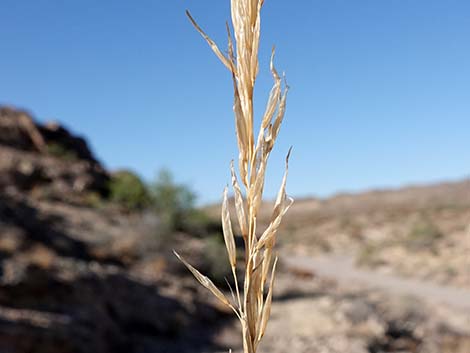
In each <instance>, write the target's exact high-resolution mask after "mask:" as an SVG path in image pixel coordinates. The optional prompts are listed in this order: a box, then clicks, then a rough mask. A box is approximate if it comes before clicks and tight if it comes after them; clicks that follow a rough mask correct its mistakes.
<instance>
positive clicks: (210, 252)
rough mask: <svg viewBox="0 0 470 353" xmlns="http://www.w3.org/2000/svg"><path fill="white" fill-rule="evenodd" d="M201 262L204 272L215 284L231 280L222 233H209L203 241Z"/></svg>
mask: <svg viewBox="0 0 470 353" xmlns="http://www.w3.org/2000/svg"><path fill="white" fill-rule="evenodd" d="M204 260H205V264H203V267H204V270H205V273H206V274H207V275H208V276H209V277H210V278H211V279H212V280H213V281H214V282H215V283H217V284H224V285H225V284H226V283H225V281H226V279H227V280H229V281H231V280H232V275H231V272H230V271H231V270H230V265H229V263H228V259H227V250H226V249H225V243H224V238H223V236H222V234H214V235H210V236H208V237H207V238H206V239H205V243H204Z"/></svg>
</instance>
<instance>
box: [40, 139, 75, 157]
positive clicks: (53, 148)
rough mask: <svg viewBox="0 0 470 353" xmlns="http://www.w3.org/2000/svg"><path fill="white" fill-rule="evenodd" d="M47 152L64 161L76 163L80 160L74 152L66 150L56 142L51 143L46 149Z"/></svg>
mask: <svg viewBox="0 0 470 353" xmlns="http://www.w3.org/2000/svg"><path fill="white" fill-rule="evenodd" d="M46 151H47V153H48V154H50V155H51V156H54V157H57V158H60V159H63V160H67V161H75V160H77V159H78V157H77V154H76V153H75V151H72V150H70V149H68V148H66V147H65V146H63V145H61V144H60V143H56V142H52V143H49V144H48V145H47V147H46Z"/></svg>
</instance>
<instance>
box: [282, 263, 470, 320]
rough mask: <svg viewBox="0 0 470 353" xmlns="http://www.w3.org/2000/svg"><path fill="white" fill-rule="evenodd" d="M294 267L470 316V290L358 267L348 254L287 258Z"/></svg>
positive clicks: (340, 281) (342, 282)
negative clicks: (418, 299)
mask: <svg viewBox="0 0 470 353" xmlns="http://www.w3.org/2000/svg"><path fill="white" fill-rule="evenodd" d="M283 260H284V261H286V262H287V265H288V266H290V267H295V268H297V269H305V270H309V271H310V270H311V271H313V272H314V273H316V274H318V275H319V276H322V277H327V278H332V279H334V280H336V281H338V282H339V283H341V284H348V283H355V284H358V283H360V284H362V285H364V286H367V287H369V288H377V289H381V290H385V291H387V292H388V293H390V294H391V295H412V296H415V297H418V298H421V299H424V300H425V301H428V302H430V303H436V304H437V303H442V304H446V305H448V306H450V307H453V308H455V309H458V310H465V311H468V312H469V314H470V290H468V289H463V288H456V287H450V286H443V285H439V284H437V283H434V282H428V281H422V280H418V279H414V278H404V277H399V276H396V275H392V274H383V273H379V272H374V271H370V270H366V269H361V268H357V267H356V266H355V265H354V259H353V257H351V256H347V255H332V256H323V257H315V258H314V257H307V256H298V255H292V256H283Z"/></svg>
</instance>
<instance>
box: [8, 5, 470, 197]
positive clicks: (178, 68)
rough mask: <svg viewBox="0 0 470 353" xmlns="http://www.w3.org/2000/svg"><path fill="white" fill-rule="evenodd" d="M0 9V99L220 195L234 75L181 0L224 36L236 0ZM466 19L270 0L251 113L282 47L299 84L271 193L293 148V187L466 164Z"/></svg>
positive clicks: (469, 95)
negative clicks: (272, 52)
mask: <svg viewBox="0 0 470 353" xmlns="http://www.w3.org/2000/svg"><path fill="white" fill-rule="evenodd" d="M0 8H1V9H2V29H1V30H0V48H1V49H0V103H7V104H12V105H16V106H19V107H23V108H26V109H28V110H30V111H31V112H32V113H33V114H34V115H35V116H36V117H37V118H38V119H39V120H42V121H44V120H48V119H55V120H59V121H61V122H63V123H64V124H65V125H66V126H68V127H69V128H71V129H72V130H73V131H74V132H77V133H80V134H83V135H85V136H86V137H87V138H88V139H89V141H90V143H91V146H92V147H93V149H94V151H95V152H96V154H97V155H98V156H99V158H100V159H101V160H102V161H103V162H104V163H105V165H106V166H107V167H109V168H112V169H116V168H121V167H127V168H131V169H133V170H135V171H136V172H138V173H139V174H140V175H142V176H143V177H145V178H146V179H148V180H151V179H152V178H153V177H154V176H155V175H156V173H157V171H158V170H159V169H160V168H163V167H166V168H169V169H171V170H172V171H173V173H174V174H175V176H176V179H177V180H178V181H180V182H184V183H187V184H189V185H190V186H191V187H192V188H193V189H194V190H195V191H196V192H197V193H198V194H199V195H200V200H201V201H202V202H211V201H216V200H218V199H219V197H220V195H221V191H222V188H223V186H224V185H225V184H226V183H227V182H228V181H229V180H230V179H229V169H228V167H229V162H230V160H231V159H232V158H235V157H236V156H237V151H236V140H235V134H234V126H233V116H232V111H231V106H232V91H231V79H230V76H229V74H228V72H227V71H226V70H225V68H224V67H223V66H222V65H220V64H219V63H218V61H217V59H216V57H215V56H214V55H213V54H212V52H211V51H210V49H209V48H208V47H207V45H206V43H205V42H204V41H203V40H202V38H201V37H200V36H199V35H198V34H197V33H196V32H195V31H194V30H193V28H192V27H191V25H190V24H189V22H188V20H187V19H186V18H185V15H184V10H185V9H186V8H188V9H190V10H191V12H192V14H193V16H194V17H195V18H196V19H197V21H198V22H199V24H200V25H201V26H202V27H203V28H204V29H205V30H206V32H208V33H209V34H210V35H211V36H212V37H213V39H215V40H216V41H217V42H218V43H219V45H220V47H222V48H225V44H226V35H225V28H224V25H225V21H226V20H228V19H229V1H228V0H224V1H222V0H172V1H162V0H152V1H151V0H141V1H138V2H136V1H117V0H101V1H96V0H81V1H62V0H61V1H59V0H35V1H22V0H0ZM469 18H470V2H469V1H467V0H461V1H458V0H449V1H442V0H413V1H409V0H395V1H390V0H389V1H386V0H368V1H367V0H356V1H350V0H342V1H340V0H321V1H320V0H310V1H300V0H299V1H280V0H266V1H265V7H264V9H263V13H262V39H261V40H262V44H261V53H260V54H261V58H260V64H261V67H260V76H259V80H258V86H257V89H256V96H255V99H256V100H257V102H258V103H257V105H256V107H255V108H256V111H257V113H260V111H261V110H262V108H263V107H264V104H265V98H266V97H267V94H268V90H269V87H270V84H271V78H270V75H269V71H268V66H267V65H268V59H269V53H270V49H271V46H272V45H273V44H275V45H276V48H277V56H276V66H277V68H278V69H279V70H280V71H285V72H286V75H287V79H288V82H289V85H290V86H291V91H290V96H289V100H288V108H287V114H286V118H285V124H284V125H283V128H282V130H281V134H280V137H279V140H278V144H277V146H276V147H275V151H274V152H273V154H272V156H271V160H270V165H269V170H268V174H267V187H266V192H267V195H268V196H273V195H274V193H275V191H276V189H277V187H278V185H279V183H280V180H281V177H282V173H283V159H284V155H285V153H286V152H287V150H288V148H289V146H290V145H293V146H294V149H293V154H292V158H291V169H290V179H289V183H288V189H289V191H290V193H291V194H293V195H294V196H306V195H320V196H326V195H330V194H332V193H335V192H339V191H357V190H363V189H368V188H378V187H397V186H400V185H404V184H410V183H422V182H426V183H427V182H433V181H439V180H448V179H458V178H462V177H465V176H468V174H469V170H470V154H469V153H468V151H470V21H469ZM257 117H258V118H259V114H258V115H257Z"/></svg>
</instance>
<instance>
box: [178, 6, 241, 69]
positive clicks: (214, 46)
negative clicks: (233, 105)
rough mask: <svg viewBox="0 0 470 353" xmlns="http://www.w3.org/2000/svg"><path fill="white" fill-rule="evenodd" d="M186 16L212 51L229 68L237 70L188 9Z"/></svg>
mask: <svg viewBox="0 0 470 353" xmlns="http://www.w3.org/2000/svg"><path fill="white" fill-rule="evenodd" d="M186 16H188V18H189V20H190V21H191V23H192V25H193V26H194V28H196V30H197V31H198V32H199V34H200V35H201V36H202V37H203V38H204V39H205V40H206V42H207V44H209V46H210V47H211V49H212V51H213V52H214V53H215V55H217V57H218V58H219V60H220V61H221V62H222V63H223V64H224V65H225V66H226V67H227V69H229V70H230V71H231V72H235V68H234V67H233V65H232V63H231V62H230V60H229V59H227V57H226V56H225V55H224V54H222V52H221V51H220V49H219V47H218V46H217V44H215V42H214V41H213V40H212V39H211V38H210V37H209V36H208V35H207V34H206V33H205V32H204V31H203V30H202V28H201V27H199V25H198V24H197V22H196V20H195V19H194V18H193V17H192V16H191V13H190V12H189V11H188V10H186Z"/></svg>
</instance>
